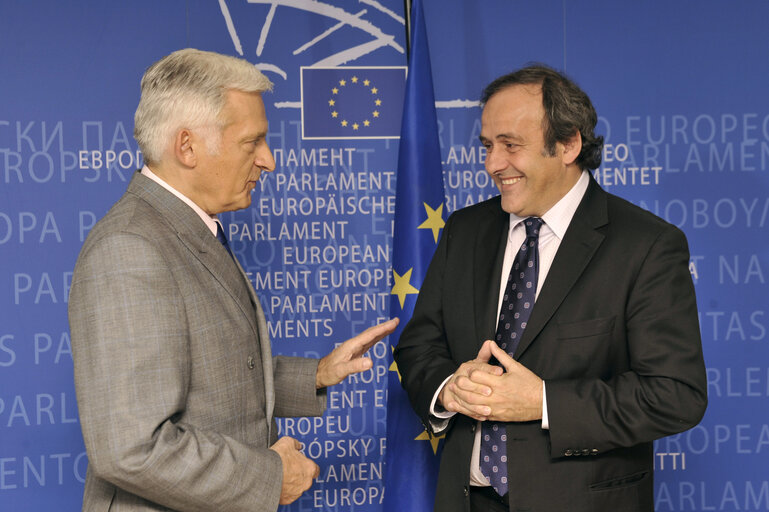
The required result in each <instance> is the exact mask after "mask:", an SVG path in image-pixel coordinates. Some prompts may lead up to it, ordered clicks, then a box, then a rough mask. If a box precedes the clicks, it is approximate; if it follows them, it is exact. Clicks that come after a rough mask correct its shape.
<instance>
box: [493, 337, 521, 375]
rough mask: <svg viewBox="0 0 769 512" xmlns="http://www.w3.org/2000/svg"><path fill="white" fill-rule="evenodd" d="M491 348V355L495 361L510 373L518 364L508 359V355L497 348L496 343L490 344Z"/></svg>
mask: <svg viewBox="0 0 769 512" xmlns="http://www.w3.org/2000/svg"><path fill="white" fill-rule="evenodd" d="M490 347H491V354H492V355H493V356H494V357H496V358H497V361H499V363H500V364H501V365H502V366H504V367H505V370H507V371H508V372H510V371H512V370H513V369H514V368H515V366H516V365H517V364H518V362H517V361H516V360H515V359H513V358H512V357H510V354H508V353H507V352H505V351H504V350H502V349H501V348H499V346H497V344H496V343H494V342H493V341H492V342H491V344H490Z"/></svg>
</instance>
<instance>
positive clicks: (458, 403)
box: [446, 394, 491, 421]
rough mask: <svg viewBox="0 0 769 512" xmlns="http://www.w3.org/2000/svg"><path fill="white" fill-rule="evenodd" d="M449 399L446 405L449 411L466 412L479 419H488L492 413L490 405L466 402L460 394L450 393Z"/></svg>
mask: <svg viewBox="0 0 769 512" xmlns="http://www.w3.org/2000/svg"><path fill="white" fill-rule="evenodd" d="M448 400H449V403H448V404H447V405H446V410H447V411H451V412H456V413H459V414H464V415H465V416H469V417H471V418H473V419H476V420H478V421H486V419H487V418H488V416H489V414H491V408H490V407H489V406H487V405H473V404H469V403H466V402H465V401H464V400H462V398H461V397H460V396H459V395H458V394H450V395H449V398H448Z"/></svg>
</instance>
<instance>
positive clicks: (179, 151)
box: [174, 128, 198, 167]
mask: <svg viewBox="0 0 769 512" xmlns="http://www.w3.org/2000/svg"><path fill="white" fill-rule="evenodd" d="M174 156H175V157H176V160H177V161H179V163H181V164H182V165H184V166H185V167H195V166H196V165H197V163H198V156H197V147H196V145H195V137H194V136H193V134H192V132H191V131H190V130H189V129H187V128H182V129H181V130H179V131H178V132H176V137H174Z"/></svg>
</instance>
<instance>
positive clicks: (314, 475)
mask: <svg viewBox="0 0 769 512" xmlns="http://www.w3.org/2000/svg"><path fill="white" fill-rule="evenodd" d="M313 466H315V470H314V471H313V472H312V479H313V480H315V479H316V478H318V477H319V476H320V466H318V465H317V464H315V463H313Z"/></svg>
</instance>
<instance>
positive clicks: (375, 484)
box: [0, 0, 769, 512]
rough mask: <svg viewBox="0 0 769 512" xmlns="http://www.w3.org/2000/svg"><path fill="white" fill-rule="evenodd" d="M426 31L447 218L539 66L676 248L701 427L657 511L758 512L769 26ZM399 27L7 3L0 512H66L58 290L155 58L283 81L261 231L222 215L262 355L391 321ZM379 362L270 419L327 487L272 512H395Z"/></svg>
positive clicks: (73, 452)
mask: <svg viewBox="0 0 769 512" xmlns="http://www.w3.org/2000/svg"><path fill="white" fill-rule="evenodd" d="M424 9H425V19H426V24H427V35H428V39H429V43H430V53H431V60H432V72H433V81H434V88H435V99H436V107H437V116H438V124H439V138H440V145H441V156H442V161H443V162H442V163H443V172H444V183H445V196H446V200H447V203H446V204H447V210H448V211H449V212H450V211H453V210H455V209H457V208H460V207H462V206H465V205H467V204H471V203H474V202H477V201H478V200H481V199H486V198H487V197H490V196H492V195H494V194H495V188H494V185H493V184H492V183H491V181H490V180H489V179H488V177H487V175H486V174H485V172H484V171H483V152H482V151H481V148H480V145H479V143H478V140H477V136H478V134H479V131H480V121H479V119H480V109H479V108H478V104H477V100H478V96H479V93H480V91H481V89H482V88H483V86H484V85H485V84H486V83H488V82H489V81H490V80H491V79H493V78H494V77H496V76H498V75H500V74H502V73H505V72H508V71H510V70H512V69H513V68H515V67H518V66H521V65H523V64H525V63H527V62H530V61H541V62H545V63H547V64H550V65H552V66H554V67H556V68H559V69H563V70H565V71H566V72H567V73H568V74H569V75H570V76H571V77H572V78H574V79H575V80H576V81H577V82H578V83H579V84H580V85H581V86H582V87H583V88H584V89H585V90H586V91H587V92H588V94H589V95H590V96H591V98H592V99H593V101H594V103H595V106H596V109H597V111H598V113H599V115H600V120H599V126H598V131H599V132H600V133H601V134H603V135H604V136H605V137H606V142H607V146H606V150H605V153H604V163H603V164H602V166H601V168H600V169H599V170H598V171H597V172H596V177H597V178H598V181H599V182H600V183H601V184H602V185H603V186H604V187H605V188H606V189H608V190H609V191H611V192H613V193H616V194H618V195H620V196H623V197H625V198H628V199H630V200H631V201H633V202H634V203H636V204H640V205H642V206H643V207H645V208H648V209H649V210H651V211H653V212H654V213H656V214H658V215H660V216H662V217H664V218H666V219H667V220H669V221H670V222H672V223H674V224H676V225H678V226H680V227H681V228H682V229H683V230H684V231H685V232H686V234H687V236H688V238H689V243H690V247H691V253H692V259H691V263H690V268H691V272H692V275H693V277H694V281H695V285H696V290H697V297H698V304H699V310H700V323H701V329H702V335H703V346H704V350H705V359H706V363H707V366H708V391H709V398H710V405H709V408H708V412H707V414H706V416H705V419H704V420H703V422H702V423H701V424H700V425H699V426H697V427H695V428H694V429H692V430H691V431H689V432H686V433H683V434H680V435H678V436H673V437H671V438H666V439H663V440H660V441H659V442H657V443H656V455H655V463H656V469H657V472H656V487H655V500H656V503H657V510H659V511H673V510H674V511H679V510H696V511H700V510H726V511H731V510H769V469H768V468H769V465H767V463H766V454H767V452H769V414H768V413H767V405H768V404H769V362H767V361H769V345H768V344H767V324H769V318H767V313H766V310H767V298H766V273H767V272H769V242H767V239H768V238H769V237H767V225H768V224H769V218H768V217H769V176H768V175H767V170H768V169H769V95H768V94H767V92H766V91H767V90H769V71H767V64H766V63H767V62H769V59H767V57H769V36H767V31H766V20H767V19H769V3H766V2H762V1H759V0H740V1H736V2H723V1H717V0H697V1H695V0H664V1H663V0H652V1H647V2H617V1H609V0H583V1H576V2H575V1H567V0H540V1H538V2H523V1H511V0H484V1H483V2H477V1H461V0H424ZM403 11H404V7H403V3H402V2H401V1H400V0H328V1H309V0H248V1H246V0H219V1H218V2H213V1H203V0H164V1H163V2H157V1H151V0H136V1H133V2H103V1H99V0H80V1H78V2H60V1H57V0H28V1H25V2H14V1H11V0H0V511H2V512H6V511H8V512H10V511H14V512H15V511H27V510H28V511H48V510H66V511H69V510H79V508H80V503H81V495H82V490H83V480H84V476H85V470H86V467H87V459H86V457H85V454H84V449H83V444H82V439H81V437H80V425H79V423H78V418H77V406H76V402H75V395H74V388H73V382H72V357H71V352H70V342H69V332H68V325H67V317H66V310H67V295H68V289H69V282H70V278H71V272H72V269H73V267H74V263H75V259H76V257H77V253H78V251H79V249H80V246H81V245H82V242H83V240H84V239H85V236H86V235H87V233H88V230H89V229H90V228H91V227H92V226H93V224H94V223H95V222H96V220H98V219H99V218H100V217H101V216H102V215H103V214H104V213H105V212H106V210H107V209H108V207H109V206H110V205H111V204H112V203H113V202H114V201H115V200H117V198H118V197H119V196H120V195H121V194H122V193H123V191H124V190H125V187H126V185H127V182H128V179H129V177H130V175H131V173H132V172H133V171H134V170H135V169H136V168H137V167H139V166H140V165H141V163H142V159H141V154H140V153H139V151H138V148H137V145H136V142H135V141H134V140H133V137H132V135H131V134H132V131H133V112H134V110H135V108H136V105H137V103H138V99H139V80H140V77H141V75H142V73H143V72H144V69H145V68H146V67H147V66H148V65H149V64H151V63H152V62H154V61H155V60H157V59H158V58H160V57H162V56H163V55H166V54H168V53H170V52H171V51H173V50H176V49H179V48H183V47H189V46H192V47H197V48H201V49H206V50H214V51H219V52H222V53H226V54H230V55H237V56H242V57H244V58H246V59H248V60H249V61H251V62H253V63H254V64H256V65H258V66H259V67H260V68H261V69H262V70H264V72H265V73H266V74H267V75H268V76H269V77H270V78H271V79H272V80H273V81H274V82H275V91H274V92H273V93H272V94H269V95H267V97H266V104H267V115H268V118H269V121H270V132H269V136H268V142H269V144H270V145H271V147H272V148H273V149H274V151H275V157H276V162H277V166H278V171H277V172H275V173H272V174H269V175H267V176H264V177H263V179H262V181H261V182H260V186H259V187H258V188H257V191H256V192H255V196H254V203H253V205H252V207H251V208H249V209H247V210H244V211H240V212H236V213H232V214H227V215H224V220H225V222H226V224H227V225H228V234H229V237H230V240H231V245H232V247H233V249H234V251H235V252H236V253H237V255H238V257H239V259H240V261H241V262H242V263H243V265H244V267H246V270H247V272H249V273H250V276H251V279H252V282H253V284H254V286H255V287H256V288H257V290H258V292H259V294H260V296H261V298H262V304H263V306H264V309H265V312H266V314H267V317H268V320H269V321H270V331H271V334H272V338H273V347H274V351H275V352H278V353H284V354H298V355H322V354H325V353H326V352H328V351H329V350H330V348H331V347H333V344H334V343H335V342H338V341H342V340H344V339H346V338H347V337H349V336H350V335H352V334H354V333H356V332H359V331H360V330H362V329H363V328H364V327H366V326H368V325H371V324H373V323H375V322H376V321H378V320H380V319H383V318H387V317H388V316H389V304H390V290H391V288H392V285H393V282H392V277H391V272H390V258H391V250H392V222H393V213H394V204H395V202H394V194H395V177H396V168H397V158H398V156H397V155H398V139H397V137H398V134H399V129H400V116H399V114H400V109H401V103H402V96H403V88H404V84H405V66H406V65H407V62H406V40H405V39H406V38H405V26H404V25H405V19H404V18H405V15H404V12H403ZM340 66H344V67H355V68H356V70H354V71H353V70H347V71H339V70H336V71H334V70H332V72H340V73H352V75H351V76H350V77H349V78H345V77H344V76H342V77H341V78H339V79H340V80H345V81H346V84H347V85H346V87H348V89H345V90H344V91H341V92H343V93H345V98H347V97H349V95H348V93H356V92H360V91H353V90H352V85H353V84H357V82H347V80H351V78H352V76H358V75H359V76H360V77H361V78H363V79H365V77H364V76H363V75H365V74H366V73H370V74H371V77H372V78H369V80H371V81H373V84H374V86H375V87H376V89H377V91H376V93H374V92H372V95H374V96H376V97H377V98H379V99H380V100H381V101H382V104H381V105H376V104H375V105H373V106H371V110H370V111H368V110H366V111H362V112H354V113H350V114H349V116H350V121H349V127H351V128H352V129H351V130H349V129H348V130H347V131H345V130H343V128H345V129H346V128H348V127H342V126H341V125H339V126H334V129H333V130H332V129H331V128H328V129H327V130H325V131H324V130H323V129H322V128H321V129H320V130H318V129H317V127H316V126H315V125H312V124H311V121H312V120H313V119H316V120H317V119H320V122H321V123H322V122H323V119H325V120H326V121H327V122H329V123H330V119H331V117H330V116H331V111H328V110H324V109H325V108H326V105H327V103H325V104H324V103H323V102H327V101H328V99H329V98H330V94H333V93H332V92H331V91H330V90H327V85H324V82H322V80H325V78H324V77H322V76H320V75H319V74H318V72H319V70H314V69H309V68H336V67H340ZM372 67H377V68H385V69H377V70H373V69H370V68H372ZM340 76H341V75H340ZM345 76H347V75H345ZM319 94H320V96H319ZM379 108H381V109H382V110H378V109H379ZM313 109H315V110H313ZM375 110H376V111H378V112H380V113H381V114H383V115H382V117H381V118H380V117H379V116H374V111H375ZM393 113H396V114H397V115H394V116H393ZM384 114H387V115H384ZM312 116H321V117H319V118H317V117H316V118H313V117H312ZM322 116H329V117H327V118H323V117H322ZM364 121H369V124H368V125H366V124H365V123H364ZM354 124H358V128H354V127H353V125H354ZM328 126H329V127H330V126H331V124H329V125H328ZM393 127H395V128H394V131H393ZM308 130H309V131H308ZM446 214H447V212H446V211H445V210H444V218H445V217H446ZM372 357H373V358H374V361H375V366H374V368H373V370H371V371H369V372H366V373H364V374H362V375H360V376H359V377H357V378H351V379H348V380H347V381H346V382H345V383H343V384H342V385H340V386H338V387H336V388H334V390H333V391H332V392H331V393H330V395H329V411H328V413H327V414H326V416H325V417H324V418H323V419H307V418H305V419H298V418H297V419H286V420H281V421H280V427H281V429H282V432H283V433H284V434H289V435H294V436H296V437H298V438H300V439H301V440H303V441H304V442H305V443H306V446H307V452H308V454H309V455H310V456H311V457H313V458H314V459H317V462H318V463H319V465H320V466H321V468H322V469H321V476H320V478H319V480H318V481H317V482H316V483H315V485H314V486H313V487H312V489H311V490H310V491H308V493H306V495H305V496H304V497H303V498H302V499H300V500H299V501H298V502H296V503H295V504H293V505H291V506H289V507H283V508H282V510H290V511H304V510H332V511H347V510H353V511H371V512H379V511H382V510H384V508H383V505H382V504H381V503H382V496H383V492H384V482H383V479H382V477H383V475H384V470H383V461H384V449H385V444H386V426H387V421H386V415H387V409H386V408H385V404H386V399H387V381H388V375H389V372H391V371H392V370H394V368H391V363H392V358H391V354H390V349H389V345H388V344H387V343H386V342H381V343H380V344H378V345H377V346H376V347H375V349H374V350H373V352H372ZM427 442H429V441H428V440H424V441H415V443H427Z"/></svg>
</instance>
